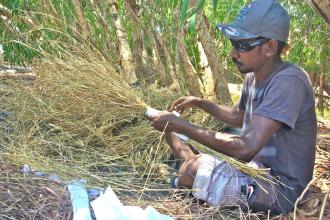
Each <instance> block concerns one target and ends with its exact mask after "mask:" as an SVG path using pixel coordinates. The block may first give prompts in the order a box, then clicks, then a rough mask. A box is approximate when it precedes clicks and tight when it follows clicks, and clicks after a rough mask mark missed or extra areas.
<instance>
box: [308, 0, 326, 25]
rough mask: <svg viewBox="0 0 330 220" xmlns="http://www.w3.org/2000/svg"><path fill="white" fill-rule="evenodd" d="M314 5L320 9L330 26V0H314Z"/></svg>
mask: <svg viewBox="0 0 330 220" xmlns="http://www.w3.org/2000/svg"><path fill="white" fill-rule="evenodd" d="M312 2H313V5H314V6H315V8H316V9H317V10H318V12H319V13H320V15H321V16H322V17H323V18H324V20H325V21H326V22H327V24H328V27H329V28H330V1H329V0H312Z"/></svg>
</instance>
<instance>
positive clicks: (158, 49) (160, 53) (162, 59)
mask: <svg viewBox="0 0 330 220" xmlns="http://www.w3.org/2000/svg"><path fill="white" fill-rule="evenodd" d="M151 19H153V18H151ZM151 29H152V30H151V31H150V32H151V33H150V35H151V38H152V42H153V45H154V48H155V49H154V52H155V53H154V55H155V57H154V58H155V59H156V60H154V62H155V64H156V69H157V70H158V71H157V72H159V73H160V74H159V75H160V78H161V84H162V85H165V86H169V85H171V84H172V83H173V80H172V78H171V76H173V75H174V74H173V67H171V66H172V65H171V63H170V62H169V59H170V57H169V53H168V51H167V50H166V51H165V46H164V44H163V42H162V40H161V38H160V36H159V33H158V32H157V30H156V27H155V24H154V21H153V20H151ZM171 71H172V72H171Z"/></svg>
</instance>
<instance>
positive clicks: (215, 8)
mask: <svg viewBox="0 0 330 220" xmlns="http://www.w3.org/2000/svg"><path fill="white" fill-rule="evenodd" d="M212 5H213V13H216V11H217V6H218V0H212Z"/></svg>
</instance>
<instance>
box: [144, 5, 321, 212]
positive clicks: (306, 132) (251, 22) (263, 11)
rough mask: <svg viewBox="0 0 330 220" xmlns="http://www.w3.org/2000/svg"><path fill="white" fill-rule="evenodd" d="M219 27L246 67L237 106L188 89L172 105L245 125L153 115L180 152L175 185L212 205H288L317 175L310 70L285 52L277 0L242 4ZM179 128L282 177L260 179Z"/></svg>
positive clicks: (285, 21) (283, 18)
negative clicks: (220, 126) (200, 148)
mask: <svg viewBox="0 0 330 220" xmlns="http://www.w3.org/2000/svg"><path fill="white" fill-rule="evenodd" d="M218 28H219V29H220V30H221V32H222V33H223V34H225V35H226V36H227V37H229V38H230V41H231V43H232V46H233V48H232V51H231V54H230V55H231V58H232V60H233V62H234V63H235V65H236V66H237V68H238V69H239V71H240V72H241V73H242V74H244V75H245V80H244V84H243V91H242V94H241V97H240V100H239V102H238V105H237V107H235V108H231V107H225V106H221V105H217V104H215V103H212V102H209V101H207V100H203V99H201V98H198V97H192V96H188V97H182V98H180V99H178V100H176V101H175V102H174V103H173V104H172V107H171V109H170V111H172V110H176V111H178V112H182V111H184V110H185V109H187V108H200V109H203V110H204V111H206V112H208V113H209V114H211V115H213V116H214V117H216V118H217V119H219V120H221V121H223V122H225V123H227V124H230V125H232V126H235V127H240V128H242V133H241V134H240V135H230V134H224V133H221V132H214V131H210V130H208V129H206V128H202V127H199V126H196V125H194V124H191V123H189V122H187V121H185V120H184V119H182V118H178V117H176V116H175V115H174V114H172V113H171V112H167V111H164V112H161V113H159V114H157V115H154V116H151V117H149V120H150V121H151V125H152V126H153V127H154V128H155V129H157V130H159V131H164V130H165V132H166V140H167V142H168V143H169V145H170V146H171V148H172V150H173V152H174V154H175V156H176V157H177V158H178V159H181V160H182V161H183V162H182V165H181V167H180V170H179V176H178V178H177V179H176V180H175V183H176V185H178V186H183V187H188V188H192V189H193V190H194V191H193V194H194V196H195V197H197V198H199V199H201V200H204V201H206V202H207V203H209V204H212V205H215V206H220V205H235V204H236V205H239V206H241V207H245V206H248V207H249V208H250V210H252V211H268V210H270V212H271V213H272V214H279V213H285V212H288V211H290V210H291V209H292V208H293V207H294V203H295V201H296V200H297V198H298V197H299V196H300V195H301V193H302V191H303V189H304V188H305V187H306V185H307V183H308V182H309V181H310V180H311V178H312V174H313V164H314V159H315V142H316V115H315V108H314V105H315V103H314V96H313V91H312V87H311V84H310V81H309V79H308V76H307V74H306V73H305V72H304V71H303V70H301V69H299V68H298V67H296V66H294V65H293V64H290V63H288V62H283V61H282V59H281V52H282V49H283V47H284V46H285V45H286V42H287V39H288V34H289V16H288V14H287V12H286V10H285V9H284V8H283V7H282V6H281V5H280V4H279V3H277V2H276V1H273V0H256V1H253V2H251V3H250V4H249V5H247V6H246V7H244V8H243V9H241V10H240V12H239V15H238V16H237V17H236V19H235V21H234V22H233V23H231V24H227V25H218ZM174 132H176V133H182V134H185V135H187V136H188V137H189V138H191V139H194V140H195V141H197V142H199V143H202V144H204V145H205V146H207V147H209V148H211V149H213V150H216V151H218V152H221V153H224V154H226V155H229V156H232V157H234V158H236V159H239V160H242V161H246V162H250V163H249V164H253V165H254V166H257V167H265V168H269V169H270V171H269V173H270V175H271V176H272V177H274V179H275V180H278V181H279V182H280V183H277V184H270V183H268V182H264V181H260V180H255V179H253V178H252V177H250V176H248V175H246V174H244V173H242V172H240V171H239V170H237V169H235V168H233V167H231V166H230V165H228V164H227V163H225V162H223V161H221V160H220V159H218V158H216V157H213V156H211V155H206V154H198V152H196V151H195V150H193V149H192V148H191V147H189V146H188V145H187V144H185V143H183V142H181V141H180V139H178V138H177V137H176V136H175V133H174ZM262 188H263V189H266V191H267V192H266V191H265V190H263V189H262Z"/></svg>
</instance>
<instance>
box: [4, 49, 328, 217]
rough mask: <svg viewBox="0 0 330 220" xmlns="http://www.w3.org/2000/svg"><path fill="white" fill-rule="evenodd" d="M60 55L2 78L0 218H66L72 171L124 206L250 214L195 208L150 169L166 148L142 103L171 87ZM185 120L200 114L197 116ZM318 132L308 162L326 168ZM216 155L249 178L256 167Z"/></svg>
mask: <svg viewBox="0 0 330 220" xmlns="http://www.w3.org/2000/svg"><path fill="white" fill-rule="evenodd" d="M64 55H65V54H63V55H62V59H56V58H53V59H52V60H51V61H44V63H42V65H38V66H36V68H35V71H36V73H37V75H38V78H37V79H36V80H34V81H29V82H26V81H23V82H17V81H10V80H7V81H4V82H3V84H2V85H1V88H0V94H1V96H0V101H1V103H2V106H3V112H6V114H5V115H3V117H1V119H0V137H1V138H0V155H1V156H0V162H1V164H0V172H1V176H0V189H1V190H0V193H1V198H3V199H1V200H2V201H1V204H0V205H1V207H0V208H1V209H0V210H1V211H0V217H3V218H5V219H6V218H7V219H16V218H27V219H29V218H31V219H32V218H39V219H45V218H49V219H63V218H64V219H65V218H71V217H72V216H71V210H70V202H69V200H68V192H67V191H66V190H65V187H64V185H65V184H64V183H65V182H67V181H70V180H73V179H77V178H78V179H81V178H84V179H86V180H88V186H97V187H107V185H111V186H112V188H114V189H115V190H116V192H118V194H119V195H120V198H121V199H122V200H123V201H124V202H126V204H131V205H139V206H142V207H143V206H146V205H153V206H154V207H155V208H157V209H159V210H160V211H161V212H162V213H165V214H170V215H172V216H177V217H180V218H183V219H186V218H203V219H204V218H210V219H211V218H222V217H221V216H232V217H231V218H233V219H235V218H241V219H244V218H247V217H251V216H252V215H251V214H243V213H240V212H238V211H237V210H229V211H228V210H227V211H226V212H225V211H224V210H221V211H219V209H215V208H208V207H205V206H200V205H198V203H192V199H191V198H190V197H186V194H187V193H186V194H183V196H184V198H183V197H182V195H181V196H179V194H178V193H177V192H174V191H173V190H172V189H169V184H168V178H169V177H170V175H171V174H169V173H166V172H163V173H161V172H159V167H161V166H163V165H164V164H163V163H166V161H167V159H168V156H169V150H168V147H167V146H166V144H165V143H164V142H163V141H161V138H160V134H159V133H158V132H155V131H154V130H152V129H151V128H150V125H149V124H148V122H147V121H146V120H145V119H144V116H143V113H144V111H145V109H146V107H147V104H146V103H148V104H150V105H151V106H152V107H155V108H157V109H166V107H167V106H168V105H169V104H170V103H171V100H173V99H175V97H173V92H172V91H171V89H169V90H165V89H164V90H162V91H157V90H156V89H154V88H152V87H148V88H132V87H130V86H129V85H127V84H126V83H125V82H124V81H122V79H121V78H120V77H119V76H118V74H117V73H116V71H114V70H113V68H112V67H111V65H110V64H108V63H107V62H105V61H102V59H99V58H96V57H95V59H93V58H90V59H89V60H86V59H80V58H79V57H75V56H72V55H71V54H67V55H66V56H64ZM63 60H65V62H64V61H63ZM186 117H191V118H190V119H191V121H194V122H197V123H198V122H200V123H202V122H203V120H204V118H203V116H201V115H198V113H197V114H192V115H189V116H186ZM325 139H326V138H324V139H323V138H322V139H321V140H319V141H320V142H319V143H321V144H320V146H319V148H318V155H319V156H318V160H317V162H318V163H319V164H323V167H322V169H323V168H324V169H328V170H329V166H328V164H327V165H326V162H327V161H328V158H329V149H328V145H329V144H328V143H329V142H328V141H329V139H327V140H325ZM321 145H322V146H321ZM219 156H220V157H221V158H223V159H225V160H227V161H228V162H230V163H232V164H234V165H235V166H237V167H238V168H240V169H241V170H244V171H245V172H247V173H250V174H252V175H254V176H260V175H263V174H264V173H263V172H264V171H262V170H254V169H251V168H248V167H247V166H246V165H245V164H243V163H240V162H238V161H235V160H233V159H231V158H229V157H225V156H224V155H219ZM23 164H29V165H30V166H32V167H33V168H35V169H37V170H40V171H43V172H46V173H53V174H56V175H58V176H60V177H61V179H62V181H63V182H62V183H53V182H50V181H49V180H46V179H36V178H35V177H31V176H27V177H25V176H23V174H22V173H21V172H20V171H19V169H20V166H22V165H23ZM165 167H166V165H165ZM316 169H317V171H318V169H319V167H317V168H316ZM325 184H328V182H326V183H325ZM128 192H129V193H128ZM19 210H20V211H19ZM325 214H327V213H325Z"/></svg>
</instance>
